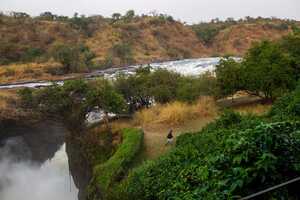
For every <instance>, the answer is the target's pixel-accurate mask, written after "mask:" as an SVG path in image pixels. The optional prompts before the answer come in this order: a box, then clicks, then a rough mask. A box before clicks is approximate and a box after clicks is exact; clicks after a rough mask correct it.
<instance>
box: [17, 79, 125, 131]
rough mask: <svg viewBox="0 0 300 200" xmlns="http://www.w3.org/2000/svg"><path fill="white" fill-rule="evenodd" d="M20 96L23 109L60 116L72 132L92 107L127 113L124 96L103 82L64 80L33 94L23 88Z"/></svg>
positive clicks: (78, 126)
mask: <svg viewBox="0 0 300 200" xmlns="http://www.w3.org/2000/svg"><path fill="white" fill-rule="evenodd" d="M19 95H20V97H21V103H22V104H23V105H24V106H25V107H27V108H31V109H33V110H35V111H38V112H41V113H43V114H45V115H48V116H49V115H50V116H51V115H55V116H58V117H62V118H63V119H64V120H66V122H67V125H68V126H69V127H70V128H72V129H76V128H80V127H84V126H83V125H84V123H85V119H86V115H87V113H88V112H90V111H92V110H93V109H95V108H100V109H102V110H103V111H104V112H105V113H106V114H107V113H109V112H113V113H123V112H126V110H127V105H126V102H125V100H124V98H123V96H122V95H120V94H119V93H117V91H116V90H115V89H114V88H113V86H112V84H111V83H110V82H109V81H107V80H104V79H99V80H95V81H91V82H86V81H83V80H75V81H66V82H65V83H64V85H62V86H60V85H57V84H54V85H52V86H49V87H46V88H43V89H40V90H36V91H32V90H30V89H23V90H20V91H19Z"/></svg>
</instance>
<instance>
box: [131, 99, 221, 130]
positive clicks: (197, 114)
mask: <svg viewBox="0 0 300 200" xmlns="http://www.w3.org/2000/svg"><path fill="white" fill-rule="evenodd" d="M217 110H218V109H217V106H216V104H215V101H214V100H213V98H211V97H201V98H200V99H199V100H198V101H196V102H195V103H192V104H189V103H186V102H179V101H175V102H171V103H167V104H157V105H155V106H153V107H151V108H147V109H143V110H141V111H138V112H137V113H136V114H135V115H134V120H135V122H136V123H137V124H140V125H146V124H168V125H174V126H177V125H182V124H184V123H185V122H187V121H189V120H193V119H196V118H201V117H202V118H212V117H215V116H216V114H217Z"/></svg>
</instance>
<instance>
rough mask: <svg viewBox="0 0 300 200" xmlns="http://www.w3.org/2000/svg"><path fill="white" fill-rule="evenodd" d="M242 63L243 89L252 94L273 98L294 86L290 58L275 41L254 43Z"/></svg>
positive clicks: (294, 78)
mask: <svg viewBox="0 0 300 200" xmlns="http://www.w3.org/2000/svg"><path fill="white" fill-rule="evenodd" d="M242 65H243V66H244V67H243V70H242V74H243V82H244V83H243V85H244V89H246V90H247V91H249V92H251V93H253V94H256V95H259V96H262V97H264V98H266V99H270V100H274V99H275V98H276V97H279V96H281V95H282V94H284V93H285V92H287V91H289V90H291V89H293V88H294V87H295V80H296V76H295V71H294V69H293V68H292V66H291V59H290V57H289V56H288V55H286V54H284V53H283V52H282V49H281V48H280V46H279V45H278V44H276V43H273V42H270V41H263V42H261V43H259V44H256V45H254V46H253V47H252V48H251V49H250V50H249V51H248V53H247V55H246V57H245V60H244V62H243V63H242ZM261 94H262V95H261Z"/></svg>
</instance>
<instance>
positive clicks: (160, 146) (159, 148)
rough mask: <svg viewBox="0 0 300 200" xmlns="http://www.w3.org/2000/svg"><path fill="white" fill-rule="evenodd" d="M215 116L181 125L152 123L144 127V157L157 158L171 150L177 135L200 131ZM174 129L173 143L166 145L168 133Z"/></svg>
mask: <svg viewBox="0 0 300 200" xmlns="http://www.w3.org/2000/svg"><path fill="white" fill-rule="evenodd" d="M212 120H213V118H209V119H196V120H193V121H190V122H188V123H186V124H184V125H182V126H179V127H171V126H165V125H150V126H146V127H143V130H144V153H143V156H144V157H145V158H144V159H155V158H157V157H159V156H160V155H162V154H164V153H166V152H167V151H169V150H170V149H171V148H172V147H173V146H174V145H175V142H176V137H177V136H179V135H181V134H183V133H188V132H198V131H200V130H201V129H202V128H203V127H204V126H205V125H206V124H208V123H209V122H211V121H212ZM170 129H173V135H174V137H175V140H174V142H173V145H166V141H167V138H166V137H167V134H168V132H169V131H170Z"/></svg>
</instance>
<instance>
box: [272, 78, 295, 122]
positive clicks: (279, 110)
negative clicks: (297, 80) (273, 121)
mask: <svg viewBox="0 0 300 200" xmlns="http://www.w3.org/2000/svg"><path fill="white" fill-rule="evenodd" d="M269 114H270V116H273V117H275V118H277V119H287V118H290V119H293V118H299V117H300V85H299V84H298V87H297V88H296V90H295V91H293V92H291V93H288V94H286V95H285V96H283V97H281V98H279V99H278V100H277V101H276V102H275V103H274V105H273V106H272V109H271V111H270V113H269Z"/></svg>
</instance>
